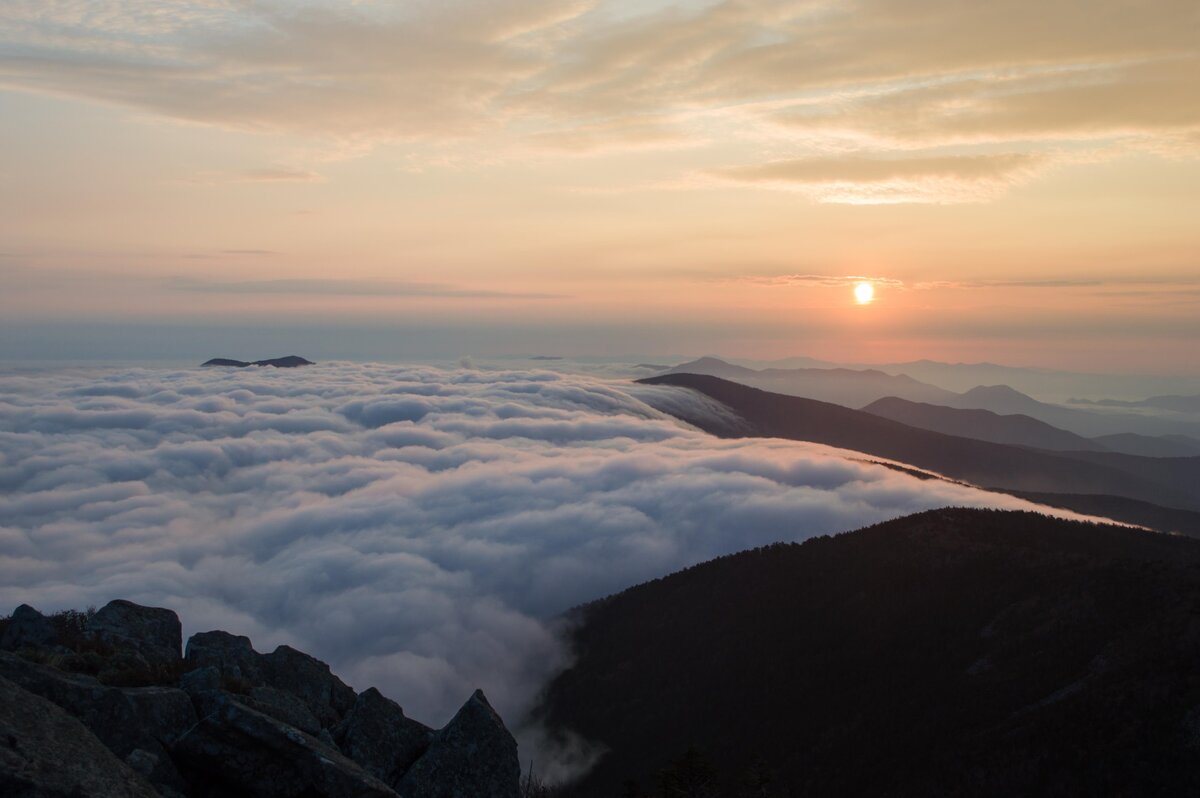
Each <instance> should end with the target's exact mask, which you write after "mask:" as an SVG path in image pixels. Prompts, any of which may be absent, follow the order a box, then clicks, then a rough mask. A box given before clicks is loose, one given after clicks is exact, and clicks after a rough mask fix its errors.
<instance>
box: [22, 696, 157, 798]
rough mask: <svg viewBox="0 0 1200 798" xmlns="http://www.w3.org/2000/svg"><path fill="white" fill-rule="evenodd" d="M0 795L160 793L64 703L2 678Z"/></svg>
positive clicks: (136, 796) (71, 797)
mask: <svg viewBox="0 0 1200 798" xmlns="http://www.w3.org/2000/svg"><path fill="white" fill-rule="evenodd" d="M0 795H5V796H9V797H10V798H34V797H35V796H36V797H37V798H60V797H61V798H85V797H86V798H155V795H156V793H155V791H154V790H153V789H152V788H151V787H150V785H149V784H147V783H146V781H145V780H144V779H143V778H142V777H141V776H139V775H138V774H137V773H136V772H135V771H134V770H133V769H132V768H130V767H129V766H128V765H126V764H125V763H124V762H122V761H121V760H120V759H118V758H117V757H116V755H115V754H113V753H112V751H110V750H109V749H108V748H106V747H105V746H104V744H103V743H101V742H100V740H98V739H97V738H96V736H95V735H94V734H92V733H91V732H90V731H88V729H87V728H86V727H85V726H84V725H83V724H82V723H80V722H79V721H78V720H76V719H75V718H73V717H71V716H70V715H68V714H67V713H66V712H64V711H63V710H62V709H61V708H59V707H58V706H56V705H54V704H53V703H51V702H49V701H47V700H46V699H44V698H40V697H38V696H36V695H34V694H33V693H30V692H29V691H27V690H23V689H21V688H20V687H18V686H17V685H15V684H13V683H12V682H10V681H9V680H7V679H4V678H0Z"/></svg>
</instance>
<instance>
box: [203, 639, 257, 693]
mask: <svg viewBox="0 0 1200 798" xmlns="http://www.w3.org/2000/svg"><path fill="white" fill-rule="evenodd" d="M184 659H185V660H186V661H187V665H188V666H189V667H191V668H203V667H206V666H210V665H211V666H212V667H214V668H216V669H217V671H218V672H219V673H220V675H221V677H222V678H224V679H227V680H230V681H234V682H239V681H240V682H246V683H248V684H254V683H261V682H262V680H263V668H262V655H261V654H259V653H258V652H257V651H255V650H254V647H253V646H252V645H250V638H248V637H246V636H245V635H231V634H229V632H222V631H219V630H218V631H213V632H199V633H197V634H194V635H192V636H191V637H189V638H188V641H187V650H186V652H185V653H184Z"/></svg>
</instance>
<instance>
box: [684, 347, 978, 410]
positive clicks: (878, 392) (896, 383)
mask: <svg viewBox="0 0 1200 798" xmlns="http://www.w3.org/2000/svg"><path fill="white" fill-rule="evenodd" d="M667 373H668V374H708V375H711V376H713V377H722V378H724V379H727V380H734V381H735V382H740V383H742V384H743V385H753V386H754V387H756V388H762V389H763V390H768V391H775V392H778V393H788V394H792V395H794V396H805V397H808V398H810V399H820V400H821V401H823V402H833V403H835V404H839V405H846V406H848V407H860V406H862V405H864V404H867V403H869V402H874V401H875V400H877V399H881V398H883V397H885V396H899V397H901V398H904V399H909V400H911V401H914V402H935V403H939V404H944V403H946V402H948V401H951V400H953V399H954V398H955V397H956V396H957V394H955V393H954V392H952V391H947V390H945V389H944V388H939V387H937V386H936V385H928V384H926V383H923V382H918V381H917V380H914V379H913V378H912V377H908V376H905V375H899V376H897V375H892V374H884V373H883V372H882V371H873V370H855V369H842V368H798V369H777V368H773V369H761V370H756V369H750V368H746V367H745V366H736V365H734V364H732V363H727V362H725V361H724V360H719V359H717V358H715V357H702V358H700V359H699V360H693V361H690V362H688V363H681V364H680V365H678V366H674V367H672V368H670V369H667Z"/></svg>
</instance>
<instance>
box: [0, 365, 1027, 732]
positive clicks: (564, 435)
mask: <svg viewBox="0 0 1200 798" xmlns="http://www.w3.org/2000/svg"><path fill="white" fill-rule="evenodd" d="M681 404H688V405H689V406H691V407H692V408H696V407H700V408H702V409H703V410H704V412H707V413H709V414H713V415H716V416H719V417H722V418H723V419H724V420H725V422H726V423H727V424H729V425H731V426H736V425H737V423H738V422H737V419H736V418H734V417H731V416H729V414H728V411H727V410H725V409H724V408H723V407H722V406H720V405H717V404H715V403H713V402H712V401H711V400H708V399H706V398H704V397H702V396H700V395H698V394H695V393H692V392H690V391H687V390H685V389H680V388H672V387H667V386H654V387H652V386H642V385H635V384H632V383H629V382H627V381H616V380H605V379H601V378H598V377H595V376H579V375H569V374H562V373H553V372H549V371H531V370H482V369H475V368H459V369H437V368H431V367H402V366H392V365H364V364H351V363H328V364H321V365H317V366H312V367H308V368H304V369H295V370H291V369H280V370H276V369H270V368H266V369H260V368H250V369H182V370H163V369H144V368H142V369H128V368H127V369H109V370H75V371H60V372H37V373H25V374H20V373H8V374H2V375H0V611H8V609H9V608H11V607H14V606H15V605H17V604H18V603H21V602H28V603H30V604H33V605H34V606H36V607H38V608H39V609H41V610H43V611H50V610H57V609H61V608H66V607H85V606H87V605H93V604H94V605H100V604H103V603H104V602H107V601H108V600H110V599H112V598H118V597H120V598H128V599H132V600H134V601H138V602H141V603H146V604H153V605H159V606H167V607H171V608H173V609H175V610H177V611H178V612H179V614H180V616H181V618H182V620H183V623H184V627H185V629H184V631H185V635H186V634H190V633H192V632H196V631H202V630H205V629H212V628H221V629H226V630H228V631H231V632H235V633H239V634H246V635H249V636H250V637H251V639H252V640H253V641H254V643H255V646H256V647H257V648H258V649H259V650H270V649H271V648H273V647H274V646H275V645H277V644H280V643H288V644H290V645H293V646H295V647H297V648H299V649H301V650H304V651H308V652H311V653H313V654H314V655H316V656H318V657H321V658H322V659H324V660H326V661H328V662H329V663H331V665H332V666H333V668H334V670H335V672H337V673H338V674H339V675H341V676H342V677H343V678H345V679H346V680H347V681H348V682H350V683H351V684H352V685H354V686H355V687H356V688H357V689H363V688H365V687H368V686H370V685H372V684H373V685H377V686H379V687H380V689H382V690H383V691H384V692H385V694H388V695H390V696H392V697H394V698H395V699H396V700H398V701H399V702H400V703H401V705H403V706H404V707H405V710H406V712H407V713H408V714H409V715H411V716H412V717H415V718H417V719H420V720H423V721H425V722H427V723H429V724H431V725H435V726H437V725H441V724H442V723H444V722H445V721H446V720H447V719H448V718H449V717H450V716H451V714H453V712H454V710H455V709H456V708H457V707H458V706H459V705H460V704H461V703H462V702H463V701H464V700H465V699H466V698H467V697H468V696H469V695H470V692H471V690H472V689H474V688H475V687H477V686H478V687H482V688H483V689H484V690H485V692H486V693H487V695H488V696H489V698H490V699H491V700H492V702H493V704H494V705H495V706H496V707H497V708H498V710H499V711H500V712H501V714H502V715H504V717H505V718H506V719H508V720H509V723H510V725H514V724H515V722H516V721H517V720H518V719H519V718H520V717H521V716H522V713H523V712H524V710H525V709H526V708H528V707H529V705H530V703H531V701H532V700H534V698H535V696H536V694H537V691H538V690H539V688H540V687H541V686H542V685H544V684H545V682H546V680H547V679H548V678H550V677H551V676H552V675H553V674H554V673H556V672H557V671H558V670H560V669H561V668H562V667H564V666H565V665H566V664H567V663H568V661H569V656H570V652H569V651H568V650H567V648H566V646H565V645H564V643H563V637H562V635H561V629H559V628H558V625H559V624H558V622H556V621H555V620H554V619H555V618H556V616H558V615H559V614H560V613H562V612H563V611H564V610H567V609H568V608H570V607H572V606H575V605H577V604H580V603H582V602H586V601H588V600H591V599H595V598H598V597H601V596H604V595H607V594H610V593H612V592H615V591H618V590H621V589H623V588H625V587H628V586H630V585H633V584H636V583H638V582H641V581H644V580H647V579H651V578H654V577H657V576H661V575H664V574H666V573H669V572H671V571H674V570H677V569H679V568H681V567H683V566H687V565H690V564H694V563H697V562H700V561H703V560H706V559H710V558H712V557H715V556H718V555H722V554H727V553H730V552H735V551H738V550H741V549H746V548H749V547H753V546H759V545H762V544H766V543H770V542H773V541H779V540H802V539H805V538H808V537H811V536H814V535H822V534H828V533H834V532H839V531H843V530H848V529H853V528H856V527H859V526H862V525H865V524H870V523H873V522H876V521H880V520H883V519H887V518H892V517H896V516H900V515H904V514H907V513H911V512H915V511H919V510H923V509H927V508H931V507H937V506H943V505H951V504H953V505H970V506H1003V507H1028V506H1029V505H1028V504H1026V503H1024V502H1021V501H1019V500H1017V499H1013V498H1010V497H1005V496H998V495H995V494H989V493H984V492H982V491H978V490H975V489H972V488H969V487H966V486H962V485H957V484H952V483H947V482H942V481H937V480H927V481H922V480H919V479H916V478H914V477H911V476H909V475H907V474H904V473H899V472H896V471H894V470H891V469H888V468H884V467H882V466H878V465H873V464H869V463H865V462H861V461H859V460H855V459H849V458H852V457H854V456H853V455H849V454H848V453H845V452H839V451H838V450H835V449H830V448H828V447H824V446H820V445H816V444H805V443H797V442H791V441H781V440H763V439H745V440H723V439H718V438H714V437H712V436H710V435H708V434H705V433H702V432H699V431H697V430H695V429H692V428H690V427H688V426H686V425H684V424H682V423H681V422H678V421H676V420H675V419H674V418H672V417H671V416H669V415H667V414H666V413H665V412H663V410H670V409H671V408H672V407H677V406H679V405H681Z"/></svg>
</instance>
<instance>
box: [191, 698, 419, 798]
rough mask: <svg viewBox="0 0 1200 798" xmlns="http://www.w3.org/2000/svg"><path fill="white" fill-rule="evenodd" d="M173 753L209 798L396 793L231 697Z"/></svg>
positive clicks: (217, 703)
mask: <svg viewBox="0 0 1200 798" xmlns="http://www.w3.org/2000/svg"><path fill="white" fill-rule="evenodd" d="M174 752H175V756H176V759H177V761H178V762H179V763H180V766H181V767H182V768H183V769H184V771H185V772H186V773H187V774H188V775H189V781H190V783H191V784H192V785H194V787H195V789H196V792H198V793H199V794H200V795H205V796H209V795H211V796H219V795H237V794H243V795H254V796H262V798H289V797H290V796H309V795H314V796H316V795H321V796H329V798H342V797H343V796H345V798H351V797H352V796H358V797H361V798H371V796H380V798H383V797H384V796H394V795H395V793H394V792H392V791H391V790H390V789H388V787H387V785H385V784H383V783H382V782H380V781H379V780H378V779H376V778H374V777H373V776H371V775H370V774H369V773H367V772H366V771H364V770H363V769H362V768H360V767H359V766H358V765H356V764H355V763H354V762H352V761H351V760H350V759H348V758H346V757H345V756H343V755H342V754H341V753H340V752H338V751H337V750H335V749H332V748H329V747H327V746H326V745H324V744H323V743H321V742H320V741H319V740H317V739H315V738H314V737H312V736H310V735H307V734H304V733H303V732H301V731H299V730H297V729H295V728H293V727H291V726H289V725H288V724H286V723H283V722H281V721H278V720H276V719H274V718H272V717H270V716H268V715H264V714H262V713H261V712H256V711H254V710H253V709H250V708H249V707H247V706H245V705H243V704H242V703H241V702H239V701H237V700H235V699H234V698H233V697H231V696H221V697H219V698H218V699H216V701H215V703H214V705H213V707H212V712H211V713H210V714H208V715H207V716H206V717H205V718H204V719H203V720H202V721H200V722H199V723H197V724H196V725H195V726H194V727H192V729H190V730H189V731H188V733H187V734H186V735H184V736H183V738H182V739H180V741H179V742H178V744H177V745H176V746H175V749H174Z"/></svg>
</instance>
